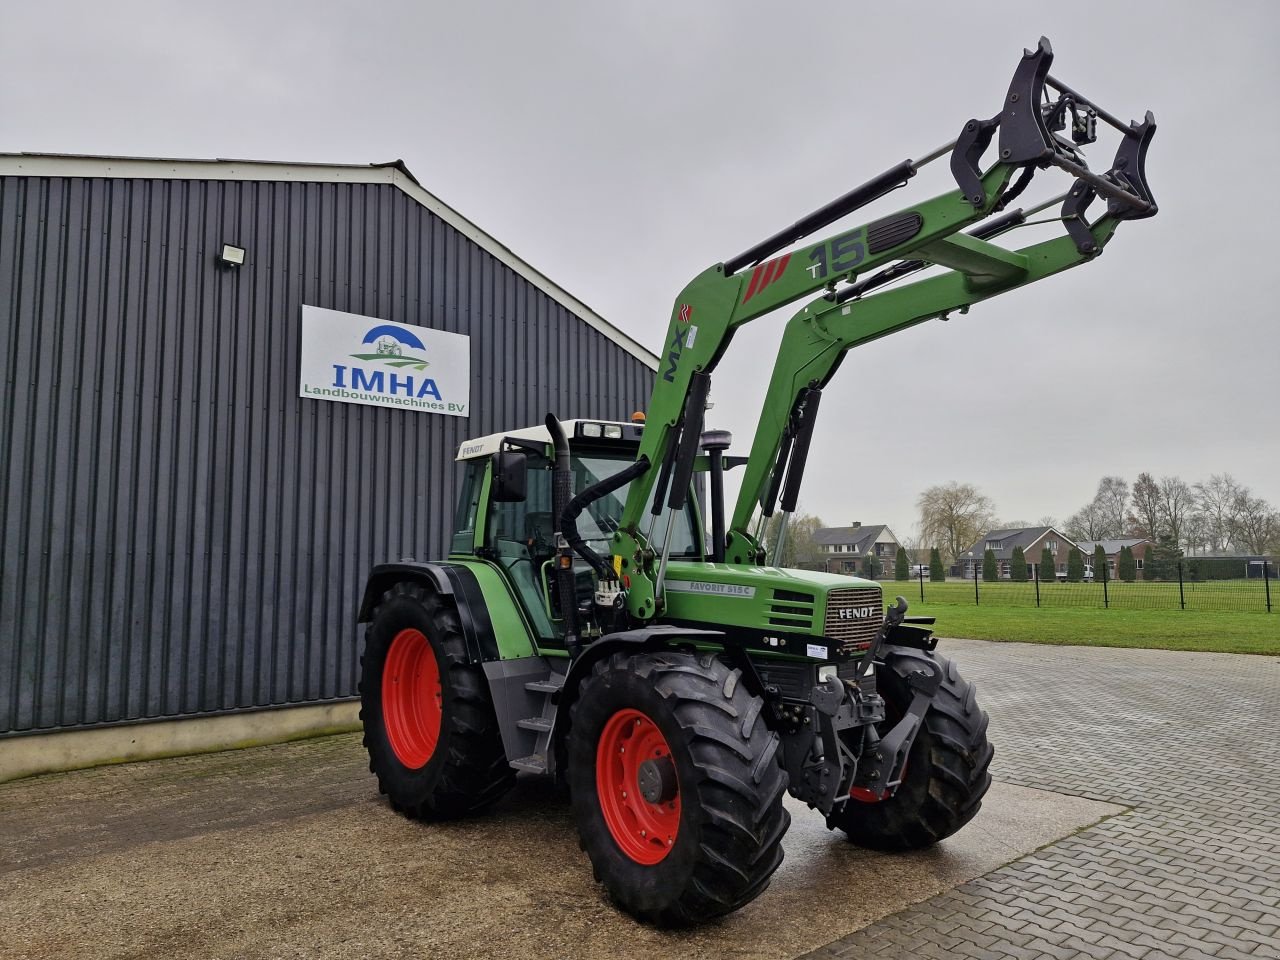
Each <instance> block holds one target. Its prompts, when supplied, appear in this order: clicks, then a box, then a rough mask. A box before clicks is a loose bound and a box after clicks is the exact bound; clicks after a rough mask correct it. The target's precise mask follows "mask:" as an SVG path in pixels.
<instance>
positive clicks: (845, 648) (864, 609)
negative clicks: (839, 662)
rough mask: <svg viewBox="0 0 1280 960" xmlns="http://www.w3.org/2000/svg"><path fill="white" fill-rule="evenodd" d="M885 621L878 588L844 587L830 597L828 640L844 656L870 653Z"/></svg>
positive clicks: (828, 599)
mask: <svg viewBox="0 0 1280 960" xmlns="http://www.w3.org/2000/svg"><path fill="white" fill-rule="evenodd" d="M883 620H884V608H883V606H882V605H881V602H880V591H879V590H877V589H876V588H875V587H840V588H838V589H836V590H832V591H831V592H830V593H829V594H827V623H826V630H825V633H826V635H827V637H828V638H829V639H831V640H834V641H835V642H836V644H838V646H839V649H840V652H841V653H844V654H846V655H847V654H850V653H856V652H858V651H860V650H866V649H867V648H868V647H869V646H870V645H871V641H872V640H873V639H875V635H876V631H877V630H879V629H880V624H881V622H882V621H883Z"/></svg>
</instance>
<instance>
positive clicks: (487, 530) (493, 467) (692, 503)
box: [450, 420, 705, 649]
mask: <svg viewBox="0 0 1280 960" xmlns="http://www.w3.org/2000/svg"><path fill="white" fill-rule="evenodd" d="M563 427H564V429H565V432H566V435H567V437H568V439H569V446H570V452H571V461H570V464H571V468H572V471H573V489H575V490H585V489H588V488H589V487H591V486H593V485H595V484H597V483H599V482H600V481H601V480H604V479H605V478H607V477H610V476H613V475H614V474H616V473H617V472H618V471H619V470H621V469H622V468H623V467H625V466H626V465H627V464H628V463H631V462H632V461H634V459H635V455H636V450H637V448H638V447H639V445H640V437H641V435H642V431H643V429H644V425H643V424H642V423H620V422H613V421H604V420H566V421H563ZM551 443H552V441H551V436H550V434H549V433H548V431H547V428H546V427H545V426H536V427H528V428H525V429H521V430H515V431H507V432H504V433H494V434H490V435H488V436H485V437H479V438H476V439H473V440H467V441H465V442H463V443H462V444H461V445H460V446H459V448H458V456H457V460H458V462H459V463H461V464H463V473H462V482H461V488H460V490H459V495H458V510H457V514H456V518H455V523H454V534H453V542H452V546H451V549H450V558H451V559H455V558H456V559H460V558H463V557H479V558H480V559H482V560H487V561H488V562H490V563H492V564H494V565H496V566H497V567H499V568H500V569H501V570H502V572H503V574H504V576H505V578H506V580H507V583H508V585H509V587H510V589H511V590H512V592H513V593H514V594H515V596H516V598H517V600H518V602H519V604H520V607H521V610H522V611H523V613H524V614H525V616H526V618H527V620H528V623H529V625H530V626H531V627H532V630H533V632H534V634H535V635H536V638H537V643H538V646H539V647H540V648H543V647H546V648H553V649H556V648H559V649H563V646H564V632H565V630H564V619H563V615H562V613H561V610H562V605H561V599H560V596H559V590H558V583H557V578H556V577H555V576H554V575H553V561H554V559H555V555H556V543H555V539H554V531H555V529H556V527H555V515H554V510H553V490H552V480H553V473H554V460H553V451H552V449H551ZM627 490H628V486H623V487H621V488H619V489H618V490H616V491H613V492H611V493H609V494H607V495H605V496H603V497H601V498H600V499H599V500H596V501H595V502H594V503H592V504H591V505H590V506H589V507H587V509H586V510H585V511H584V512H583V514H582V516H581V517H580V518H579V521H578V530H579V533H580V534H581V536H582V538H583V540H584V541H585V542H586V543H587V544H589V545H591V546H593V547H594V548H595V549H596V550H597V551H598V552H600V553H602V554H605V555H606V556H607V555H608V554H609V552H610V544H611V543H612V541H613V536H614V533H615V532H616V531H617V529H618V525H619V521H620V519H621V517H622V510H623V505H624V504H625V503H626V498H627ZM670 529H671V551H670V555H671V557H672V558H675V559H679V560H701V559H703V556H704V551H705V537H704V535H703V534H702V533H701V530H702V522H701V518H700V514H699V511H698V504H697V498H696V497H690V498H689V500H688V503H687V505H686V507H685V509H684V511H683V513H682V516H681V517H679V518H677V520H676V522H674V523H673V524H672V525H671V528H670ZM654 534H655V538H656V540H657V543H658V545H659V547H661V546H662V545H663V544H665V539H664V537H665V534H666V527H665V525H664V526H663V527H662V528H661V529H659V530H655V531H654ZM574 573H575V582H576V584H577V596H576V598H575V602H576V606H577V608H579V609H587V610H590V609H591V608H592V606H593V605H594V599H595V594H596V588H597V586H598V582H597V581H598V578H597V576H596V574H595V571H593V570H592V568H591V567H590V565H589V564H587V563H586V562H585V561H583V560H576V561H575V562H574ZM604 626H606V624H601V623H596V624H595V625H594V630H595V632H596V633H597V634H598V632H599V630H600V629H602V628H603V627H604Z"/></svg>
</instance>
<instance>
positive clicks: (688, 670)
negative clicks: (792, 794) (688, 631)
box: [568, 651, 791, 927]
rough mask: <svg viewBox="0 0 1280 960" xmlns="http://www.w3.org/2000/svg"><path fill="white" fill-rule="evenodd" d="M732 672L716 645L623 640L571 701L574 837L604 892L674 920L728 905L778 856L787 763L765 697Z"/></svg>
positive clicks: (646, 917) (627, 906)
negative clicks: (701, 647) (636, 644)
mask: <svg viewBox="0 0 1280 960" xmlns="http://www.w3.org/2000/svg"><path fill="white" fill-rule="evenodd" d="M740 680H741V671H740V670H736V669H731V668H730V667H729V666H728V665H726V664H725V663H723V662H722V661H720V660H718V659H717V658H716V657H715V656H713V655H706V656H703V657H695V656H693V655H691V654H685V653H670V652H665V651H664V652H657V653H649V654H639V655H635V656H627V655H625V654H621V653H618V654H614V655H613V656H611V657H608V658H605V659H603V660H601V662H600V663H598V664H596V665H595V667H594V669H593V672H592V674H591V676H590V677H588V678H587V679H586V680H585V681H584V682H583V684H582V688H581V690H580V692H579V696H578V698H577V700H576V701H575V702H574V705H573V708H572V711H571V714H570V719H571V726H570V729H569V744H568V756H569V764H568V780H569V786H570V789H571V792H572V797H573V813H574V819H575V820H576V822H577V826H578V835H579V838H580V843H581V846H582V848H583V849H584V850H585V851H586V853H587V856H588V857H589V858H590V859H591V864H592V867H593V868H594V871H595V876H596V879H597V880H599V881H601V882H602V883H603V884H604V886H605V889H606V891H607V892H608V894H609V897H610V898H611V899H612V900H613V901H614V902H615V903H616V904H617V905H618V906H619V907H621V908H622V909H623V910H625V911H626V912H627V913H630V914H631V915H632V916H634V917H636V918H637V919H639V920H642V921H645V922H647V923H653V924H657V925H659V926H664V927H678V926H687V925H689V924H692V923H697V922H700V921H703V920H707V919H710V918H712V917H717V916H720V915H722V914H726V913H729V912H731V911H733V910H737V909H738V908H740V907H742V906H744V905H745V904H747V903H750V902H751V901H752V900H753V899H755V898H756V897H757V896H759V895H760V893H761V892H762V891H763V890H764V889H765V888H766V887H767V886H768V885H769V879H770V878H771V877H772V876H773V872H774V871H775V870H777V869H778V865H779V864H781V863H782V836H783V834H784V833H785V832H786V830H787V827H788V825H789V824H790V823H791V817H790V815H789V814H788V813H787V811H786V810H785V809H784V808H783V805H782V801H783V797H784V795H785V793H786V787H787V775H786V772H785V771H784V770H783V769H782V767H781V765H780V764H779V762H778V747H779V742H778V737H777V734H775V733H774V732H773V731H772V730H770V729H769V728H768V726H767V725H766V724H765V722H764V720H763V719H761V717H760V711H761V708H762V706H763V704H762V702H761V701H760V699H759V698H757V697H755V696H753V695H752V694H751V693H750V692H749V691H748V690H747V689H746V688H745V687H744V686H743V684H742V683H741V682H740ZM628 751H630V753H628Z"/></svg>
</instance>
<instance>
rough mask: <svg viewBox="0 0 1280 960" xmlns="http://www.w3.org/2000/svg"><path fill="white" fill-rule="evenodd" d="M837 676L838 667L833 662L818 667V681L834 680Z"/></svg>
mask: <svg viewBox="0 0 1280 960" xmlns="http://www.w3.org/2000/svg"><path fill="white" fill-rule="evenodd" d="M838 676H840V673H839V668H838V667H837V666H836V665H835V664H834V663H829V664H827V665H826V666H825V667H819V668H818V683H826V682H827V681H828V680H834V679H836V678H837V677H838Z"/></svg>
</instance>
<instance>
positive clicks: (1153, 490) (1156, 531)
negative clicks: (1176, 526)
mask: <svg viewBox="0 0 1280 960" xmlns="http://www.w3.org/2000/svg"><path fill="white" fill-rule="evenodd" d="M1160 507H1161V501H1160V484H1158V483H1156V479H1155V477H1153V476H1151V474H1149V473H1146V472H1145V471H1144V472H1143V473H1140V474H1138V479H1137V480H1135V481H1134V484H1133V495H1132V500H1131V501H1130V504H1129V512H1128V523H1127V526H1128V529H1129V532H1130V533H1132V534H1134V535H1135V536H1139V537H1146V538H1147V539H1148V540H1150V541H1152V542H1153V543H1154V542H1156V541H1157V540H1159V539H1160V534H1161V533H1162V532H1163V529H1164V527H1163V524H1162V522H1161V520H1162V516H1163V513H1162V511H1161V508H1160Z"/></svg>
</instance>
